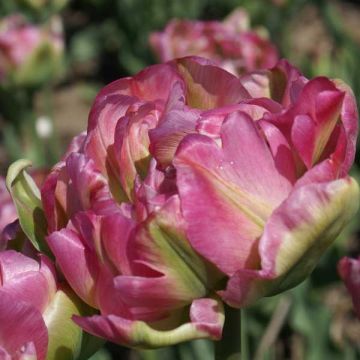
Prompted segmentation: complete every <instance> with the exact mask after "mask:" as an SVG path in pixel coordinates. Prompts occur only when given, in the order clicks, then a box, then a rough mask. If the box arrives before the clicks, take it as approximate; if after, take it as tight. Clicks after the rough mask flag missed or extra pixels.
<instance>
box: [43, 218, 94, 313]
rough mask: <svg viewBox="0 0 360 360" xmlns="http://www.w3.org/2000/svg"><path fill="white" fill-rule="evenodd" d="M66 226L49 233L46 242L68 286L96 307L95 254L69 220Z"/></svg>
mask: <svg viewBox="0 0 360 360" xmlns="http://www.w3.org/2000/svg"><path fill="white" fill-rule="evenodd" d="M68 227H69V228H65V229H62V230H60V231H55V232H53V233H52V234H50V235H49V236H48V237H47V242H48V244H49V246H50V248H51V251H52V252H53V254H54V255H55V258H56V260H57V264H58V266H59V267H60V269H61V271H62V273H63V274H64V276H65V278H66V280H67V281H68V282H69V284H70V286H71V287H72V288H73V289H74V291H75V292H76V293H77V294H78V296H80V298H81V299H83V301H85V302H86V303H87V304H89V305H90V306H92V307H97V302H96V299H95V282H96V280H97V276H98V273H99V265H98V263H97V258H96V254H95V252H94V251H93V250H92V249H91V247H90V246H91V245H89V244H86V243H85V242H83V239H82V238H81V237H80V235H79V233H77V232H76V231H75V229H74V227H73V225H72V223H71V222H70V223H69V225H68ZM74 259H76V261H74Z"/></svg>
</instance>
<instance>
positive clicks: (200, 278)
mask: <svg viewBox="0 0 360 360" xmlns="http://www.w3.org/2000/svg"><path fill="white" fill-rule="evenodd" d="M128 254H129V257H130V259H131V260H130V261H131V265H132V274H131V275H130V276H118V277H116V278H115V279H114V282H115V286H116V288H117V289H118V290H119V291H120V293H121V294H122V299H123V301H124V302H125V303H126V304H127V306H128V307H129V309H130V311H131V312H132V313H133V314H134V315H135V314H139V311H140V310H141V309H142V311H143V312H144V314H148V316H150V315H151V316H152V317H154V318H156V317H157V318H158V319H159V318H160V317H161V316H163V314H164V311H165V312H168V311H170V310H171V309H176V308H180V307H183V306H185V305H187V304H189V303H191V301H192V300H193V299H194V298H198V297H202V296H205V295H206V294H207V292H208V288H211V284H210V283H211V282H212V281H215V276H213V278H212V277H211V276H209V273H208V268H207V265H206V263H205V262H204V261H203V260H202V259H201V258H200V257H199V256H198V255H197V254H196V253H195V252H194V250H193V249H192V248H191V246H190V244H189V243H188V240H187V238H186V235H185V223H184V220H183V218H182V216H181V211H180V201H179V198H178V196H177V195H174V196H172V197H170V198H169V199H168V200H167V201H166V202H165V204H164V205H163V206H162V207H161V208H160V209H158V210H155V211H154V212H153V213H152V214H151V215H150V216H149V218H148V219H147V220H146V221H145V222H144V223H143V224H140V225H139V226H138V228H137V231H136V233H135V234H134V238H133V239H132V240H131V241H130V242H129V245H128ZM156 314H158V315H156ZM144 316H145V315H144Z"/></svg>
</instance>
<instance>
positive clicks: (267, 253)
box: [221, 178, 359, 307]
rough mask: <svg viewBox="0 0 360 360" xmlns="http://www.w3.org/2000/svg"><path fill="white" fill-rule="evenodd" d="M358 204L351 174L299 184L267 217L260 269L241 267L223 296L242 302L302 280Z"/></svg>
mask: <svg viewBox="0 0 360 360" xmlns="http://www.w3.org/2000/svg"><path fill="white" fill-rule="evenodd" d="M358 206H359V187H358V184H357V183H356V181H355V180H354V179H352V178H343V179H340V180H335V181H332V182H328V183H318V184H309V185H304V186H301V187H299V188H297V189H295V190H294V191H293V192H292V193H291V194H290V196H289V197H288V199H286V200H285V201H284V202H283V203H282V204H281V205H280V206H279V208H278V209H276V210H275V211H274V213H273V214H272V216H271V217H270V219H269V220H268V222H267V223H266V226H265V230H264V234H263V236H262V237H261V239H260V241H259V251H260V256H261V269H260V270H251V269H248V270H239V271H238V272H236V273H235V274H234V275H233V276H232V277H231V278H230V280H229V282H228V284H227V288H226V290H225V291H223V292H221V296H222V298H223V299H224V301H226V302H227V303H228V304H230V305H232V306H235V307H241V306H244V305H248V304H251V303H253V302H254V301H255V300H257V299H258V298H260V297H263V296H270V295H274V294H276V293H279V292H282V291H285V290H287V289H289V288H291V287H293V286H295V285H297V284H298V283H300V282H301V281H303V280H304V279H305V278H306V277H307V276H308V275H309V274H310V273H311V272H312V270H313V269H314V268H315V266H316V264H317V262H318V261H319V258H320V256H321V255H322V254H323V253H324V252H325V250H326V249H327V248H328V247H329V246H330V244H331V243H332V242H333V241H334V240H335V239H336V237H337V236H338V235H339V233H340V232H341V230H342V229H343V228H344V227H345V226H346V224H347V223H348V222H349V221H350V220H351V218H352V217H353V216H354V214H355V213H356V211H357V209H358Z"/></svg>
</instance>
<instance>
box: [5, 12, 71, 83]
mask: <svg viewBox="0 0 360 360" xmlns="http://www.w3.org/2000/svg"><path fill="white" fill-rule="evenodd" d="M63 47H64V42H63V37H62V25H61V21H60V19H58V18H53V19H52V20H51V21H50V23H49V24H48V25H44V26H37V25H32V24H29V23H27V22H26V20H25V19H24V18H23V17H22V16H21V15H19V14H16V15H12V16H8V17H6V18H3V19H1V21H0V82H1V83H2V84H15V85H22V86H28V85H29V86H33V85H37V84H39V83H41V82H43V81H44V80H46V79H47V78H48V77H50V76H53V75H54V74H55V73H56V72H57V71H58V68H59V66H60V59H61V56H62V52H63Z"/></svg>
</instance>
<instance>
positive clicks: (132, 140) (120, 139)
mask: <svg viewBox="0 0 360 360" xmlns="http://www.w3.org/2000/svg"><path fill="white" fill-rule="evenodd" d="M159 115H160V112H159V110H158V109H157V108H156V106H155V104H154V103H146V104H144V105H141V106H140V107H139V108H138V109H136V111H134V112H132V113H130V114H128V115H126V116H124V118H123V119H122V120H121V121H119V122H118V124H117V126H116V129H115V143H114V148H115V152H116V156H117V159H118V163H119V171H120V182H121V185H122V188H123V189H124V191H125V192H126V194H127V197H128V198H129V199H132V198H133V188H134V184H135V178H136V176H137V174H139V175H140V176H141V177H142V178H144V177H145V175H146V173H147V171H148V166H149V161H150V159H149V157H150V153H149V145H150V140H149V135H148V133H149V131H150V130H151V129H152V128H154V127H155V126H156V125H157V123H158V117H159Z"/></svg>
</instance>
